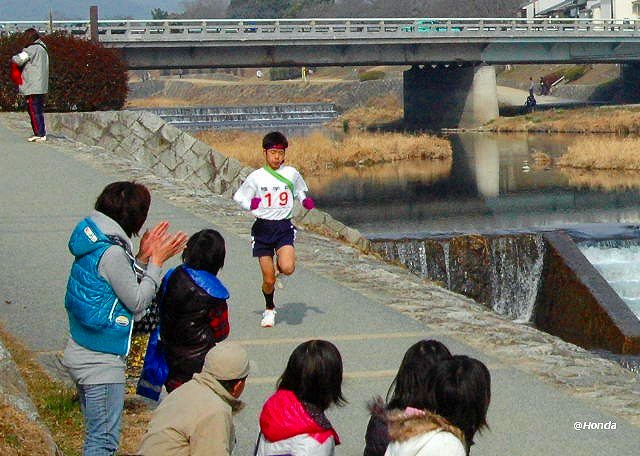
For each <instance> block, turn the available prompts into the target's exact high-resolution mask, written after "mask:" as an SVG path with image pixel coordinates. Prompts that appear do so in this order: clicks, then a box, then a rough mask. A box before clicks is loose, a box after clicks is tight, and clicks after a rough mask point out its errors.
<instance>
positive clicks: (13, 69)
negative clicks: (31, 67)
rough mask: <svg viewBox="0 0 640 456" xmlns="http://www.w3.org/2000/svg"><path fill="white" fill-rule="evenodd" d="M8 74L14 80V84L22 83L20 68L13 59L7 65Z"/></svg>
mask: <svg viewBox="0 0 640 456" xmlns="http://www.w3.org/2000/svg"><path fill="white" fill-rule="evenodd" d="M9 75H10V76H11V80H12V81H13V82H14V84H16V85H21V84H22V70H21V69H20V67H19V66H18V64H17V63H16V62H14V61H13V60H12V61H11V64H10V67H9Z"/></svg>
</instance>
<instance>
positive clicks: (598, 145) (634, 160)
mask: <svg viewBox="0 0 640 456" xmlns="http://www.w3.org/2000/svg"><path fill="white" fill-rule="evenodd" d="M639 150H640V138H635V137H627V138H620V137H596V138H594V137H589V138H579V139H577V140H576V141H575V142H574V143H573V144H571V145H570V146H569V147H568V148H567V153H566V154H564V155H563V156H562V157H561V158H560V159H558V161H557V164H558V165H559V166H563V167H570V168H580V169H586V170H623V171H640V156H639V155H638V151H639Z"/></svg>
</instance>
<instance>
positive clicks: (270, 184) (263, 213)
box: [233, 165, 309, 220]
mask: <svg viewBox="0 0 640 456" xmlns="http://www.w3.org/2000/svg"><path fill="white" fill-rule="evenodd" d="M275 171H276V172H277V173H278V174H280V175H281V176H282V177H284V178H285V179H287V180H289V181H290V182H291V183H292V184H293V186H294V188H293V189H291V188H289V186H288V185H287V184H285V183H284V182H282V181H281V180H279V179H277V178H276V177H274V176H273V175H272V174H271V173H269V172H268V171H266V170H265V169H264V168H260V169H256V170H255V171H254V172H252V173H251V174H249V176H247V179H246V180H245V181H244V182H243V184H242V185H241V186H240V188H239V189H238V190H237V191H236V193H235V194H234V195H233V199H234V200H235V201H237V202H238V203H240V205H241V206H242V207H243V208H244V209H250V207H251V199H252V198H260V200H261V201H260V205H259V206H258V208H257V209H255V210H253V211H251V212H252V214H253V215H255V216H256V217H257V218H262V219H267V220H282V219H287V218H291V211H292V209H293V197H294V192H295V197H296V198H297V199H299V200H300V201H302V200H303V199H305V198H306V192H307V191H308V190H309V189H308V188H307V184H306V183H305V182H304V179H303V178H302V176H301V175H300V173H299V172H298V170H297V169H295V168H294V167H292V166H285V165H283V166H281V167H280V168H278V169H277V170H275Z"/></svg>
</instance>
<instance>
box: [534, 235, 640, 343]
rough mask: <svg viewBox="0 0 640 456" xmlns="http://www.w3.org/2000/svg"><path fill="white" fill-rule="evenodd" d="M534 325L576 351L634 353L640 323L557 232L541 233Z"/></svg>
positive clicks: (639, 337)
mask: <svg viewBox="0 0 640 456" xmlns="http://www.w3.org/2000/svg"><path fill="white" fill-rule="evenodd" d="M544 239H545V241H546V243H547V254H546V255H545V261H544V265H543V269H542V277H541V284H540V292H539V294H538V299H537V302H536V311H535V325H536V327H537V328H540V329H542V330H543V331H546V332H548V333H550V334H553V335H554V336H559V337H562V338H563V339H564V340H566V341H568V342H571V343H574V344H576V345H579V346H581V347H584V348H587V349H590V348H605V349H607V350H610V351H612V352H614V353H623V354H626V353H633V354H639V353H640V322H639V321H638V319H637V318H636V316H635V315H634V314H633V312H631V310H630V309H629V307H628V306H627V305H626V304H625V303H624V302H623V301H622V299H621V298H620V297H619V296H618V295H617V294H616V292H615V291H614V290H613V289H612V288H611V286H610V285H609V284H608V283H607V282H606V281H605V280H604V278H602V276H601V275H600V274H599V273H598V271H596V269H595V268H594V267H593V266H592V265H591V263H589V262H588V260H587V259H586V258H585V257H584V255H582V253H581V252H580V250H579V249H578V247H577V246H576V245H575V243H574V242H573V241H572V240H571V238H570V237H569V236H568V235H566V234H565V233H562V232H555V233H546V234H545V235H544Z"/></svg>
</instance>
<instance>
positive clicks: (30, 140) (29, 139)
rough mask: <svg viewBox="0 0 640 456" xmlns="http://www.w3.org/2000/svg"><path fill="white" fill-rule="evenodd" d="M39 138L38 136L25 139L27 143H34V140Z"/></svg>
mask: <svg viewBox="0 0 640 456" xmlns="http://www.w3.org/2000/svg"><path fill="white" fill-rule="evenodd" d="M39 137H40V136H29V137H28V138H27V141H29V142H34V141H35V140H36V139H38V138H39Z"/></svg>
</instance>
